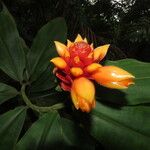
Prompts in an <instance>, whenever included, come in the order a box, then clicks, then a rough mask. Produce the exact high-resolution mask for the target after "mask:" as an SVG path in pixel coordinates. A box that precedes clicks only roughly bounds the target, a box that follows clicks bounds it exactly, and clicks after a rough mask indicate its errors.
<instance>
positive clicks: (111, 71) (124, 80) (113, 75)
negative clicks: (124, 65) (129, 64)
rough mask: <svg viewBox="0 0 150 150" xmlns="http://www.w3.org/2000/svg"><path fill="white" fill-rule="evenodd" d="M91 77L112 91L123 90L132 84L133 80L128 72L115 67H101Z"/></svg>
mask: <svg viewBox="0 0 150 150" xmlns="http://www.w3.org/2000/svg"><path fill="white" fill-rule="evenodd" d="M91 76H92V78H93V79H95V81H97V82H98V83H99V84H101V85H103V86H105V87H108V88H113V89H125V88H127V87H128V86H129V85H130V84H133V83H134V82H133V79H134V78H135V77H134V76H133V75H132V74H130V73H129V72H127V71H125V70H123V69H121V68H119V67H115V66H104V67H101V68H99V69H98V70H97V71H96V72H94V73H93V74H92V75H91Z"/></svg>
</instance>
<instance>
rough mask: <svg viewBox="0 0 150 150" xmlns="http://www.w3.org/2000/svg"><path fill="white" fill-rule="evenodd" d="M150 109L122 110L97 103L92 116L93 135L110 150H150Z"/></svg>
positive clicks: (139, 107)
mask: <svg viewBox="0 0 150 150" xmlns="http://www.w3.org/2000/svg"><path fill="white" fill-rule="evenodd" d="M149 116H150V107H148V106H132V107H131V106H130V107H129V106H128V107H123V108H120V109H117V108H113V107H110V106H106V105H102V104H100V103H98V102H97V106H96V108H95V109H94V110H93V112H92V114H91V127H90V129H89V130H90V132H91V134H92V135H93V136H94V137H95V138H96V139H97V140H98V141H100V142H101V143H102V144H103V146H104V147H105V148H106V149H110V150H113V149H115V150H117V149H118V150H127V149H128V150H141V149H142V150H149V148H150V118H149Z"/></svg>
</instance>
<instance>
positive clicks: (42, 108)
mask: <svg viewBox="0 0 150 150" xmlns="http://www.w3.org/2000/svg"><path fill="white" fill-rule="evenodd" d="M25 88H26V84H23V85H22V87H21V95H22V98H23V100H24V102H25V103H26V105H27V106H28V107H30V108H31V109H33V110H35V111H37V112H48V111H52V110H57V109H61V108H63V107H64V104H63V103H58V104H55V105H52V106H48V107H41V106H36V105H34V104H32V103H31V101H30V100H29V98H28V97H27V95H26V93H25Z"/></svg>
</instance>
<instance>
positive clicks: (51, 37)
mask: <svg viewBox="0 0 150 150" xmlns="http://www.w3.org/2000/svg"><path fill="white" fill-rule="evenodd" d="M66 34H67V29H66V23H65V21H64V19H62V18H57V19H54V20H52V21H50V22H48V23H47V24H46V25H45V26H44V27H42V28H41V29H40V31H39V32H38V34H37V36H36V37H35V39H34V41H33V45H32V47H31V51H30V52H29V53H28V65H29V68H28V69H29V74H30V75H31V78H30V80H31V81H34V80H36V79H37V78H38V77H39V76H40V75H41V73H43V72H44V71H45V69H46V68H47V67H48V64H49V60H50V58H52V57H54V56H56V50H55V47H54V41H55V40H58V41H61V42H65V41H66Z"/></svg>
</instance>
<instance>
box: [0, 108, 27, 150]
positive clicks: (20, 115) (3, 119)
mask: <svg viewBox="0 0 150 150" xmlns="http://www.w3.org/2000/svg"><path fill="white" fill-rule="evenodd" d="M25 115H26V109H25V108H24V107H18V108H16V109H14V110H10V111H9V112H7V113H5V114H3V115H1V116H0V139H1V140H0V149H1V150H11V149H14V146H15V145H16V143H17V139H18V137H19V134H20V131H21V129H22V126H23V123H24V120H25Z"/></svg>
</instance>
